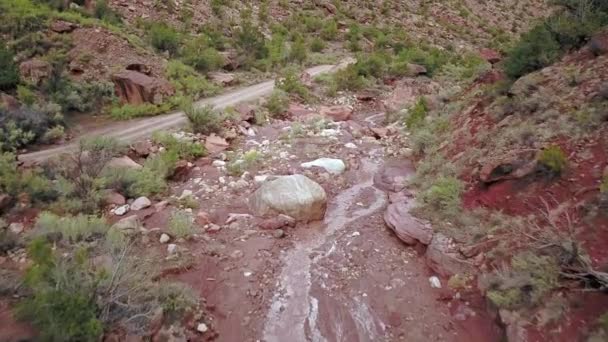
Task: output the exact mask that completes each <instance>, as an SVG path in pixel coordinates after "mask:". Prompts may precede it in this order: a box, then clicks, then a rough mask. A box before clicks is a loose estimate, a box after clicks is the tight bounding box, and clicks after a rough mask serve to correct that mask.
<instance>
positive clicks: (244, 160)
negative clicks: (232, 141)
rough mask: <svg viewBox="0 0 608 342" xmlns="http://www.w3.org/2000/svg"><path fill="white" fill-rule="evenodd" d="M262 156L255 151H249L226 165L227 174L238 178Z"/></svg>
mask: <svg viewBox="0 0 608 342" xmlns="http://www.w3.org/2000/svg"><path fill="white" fill-rule="evenodd" d="M262 156H263V155H262V154H261V153H260V152H258V151H257V150H250V151H247V152H246V153H244V154H243V155H242V156H240V158H238V159H236V160H235V161H233V162H231V163H229V164H228V165H226V170H227V171H228V174H229V175H231V176H234V177H240V176H241V175H243V173H245V171H247V170H248V169H250V168H252V167H254V166H255V165H256V164H258V163H259V162H260V160H261V159H262Z"/></svg>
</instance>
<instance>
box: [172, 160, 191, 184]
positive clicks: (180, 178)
mask: <svg viewBox="0 0 608 342" xmlns="http://www.w3.org/2000/svg"><path fill="white" fill-rule="evenodd" d="M192 168H194V165H192V163H190V162H188V161H187V160H179V161H178V162H177V163H175V168H174V169H173V174H171V177H170V178H171V180H174V181H177V182H185V181H186V180H188V178H190V171H192Z"/></svg>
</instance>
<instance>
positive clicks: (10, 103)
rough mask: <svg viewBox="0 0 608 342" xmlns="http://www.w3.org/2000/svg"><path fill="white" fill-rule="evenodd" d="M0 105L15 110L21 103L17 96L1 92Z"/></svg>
mask: <svg viewBox="0 0 608 342" xmlns="http://www.w3.org/2000/svg"><path fill="white" fill-rule="evenodd" d="M0 106H2V107H4V108H6V109H10V110H15V109H19V107H20V106H21V105H20V104H19V101H18V100H17V99H16V98H15V97H13V96H10V95H9V94H5V93H1V92H0Z"/></svg>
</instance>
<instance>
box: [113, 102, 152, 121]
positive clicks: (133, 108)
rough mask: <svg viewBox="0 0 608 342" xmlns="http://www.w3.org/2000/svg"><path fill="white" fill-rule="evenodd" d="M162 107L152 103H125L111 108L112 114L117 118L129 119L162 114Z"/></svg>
mask: <svg viewBox="0 0 608 342" xmlns="http://www.w3.org/2000/svg"><path fill="white" fill-rule="evenodd" d="M160 112H161V111H160V109H159V107H157V106H156V105H153V104H151V103H144V104H140V105H133V104H124V105H121V106H119V107H114V108H112V109H111V110H110V116H112V118H113V119H116V120H129V119H134V118H139V117H143V116H154V115H157V114H160Z"/></svg>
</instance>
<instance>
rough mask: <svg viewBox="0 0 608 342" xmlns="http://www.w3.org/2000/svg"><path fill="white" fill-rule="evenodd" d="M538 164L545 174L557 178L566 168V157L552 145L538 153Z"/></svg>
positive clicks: (559, 149) (557, 147) (558, 148)
mask: <svg viewBox="0 0 608 342" xmlns="http://www.w3.org/2000/svg"><path fill="white" fill-rule="evenodd" d="M538 162H539V163H540V165H541V166H542V167H543V168H545V169H546V171H547V172H549V173H550V174H552V175H555V176H559V175H560V174H562V172H563V171H564V170H565V169H566V167H567V166H568V157H567V156H566V154H565V153H564V151H563V150H562V149H561V148H560V147H559V146H557V145H552V146H549V147H547V148H545V149H544V150H543V151H542V152H541V153H540V155H539V156H538Z"/></svg>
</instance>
